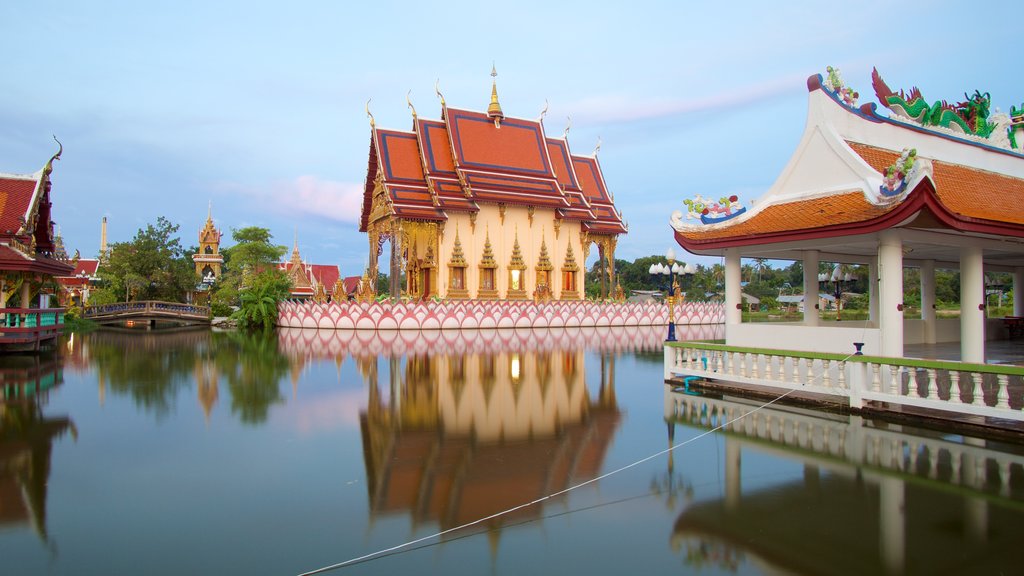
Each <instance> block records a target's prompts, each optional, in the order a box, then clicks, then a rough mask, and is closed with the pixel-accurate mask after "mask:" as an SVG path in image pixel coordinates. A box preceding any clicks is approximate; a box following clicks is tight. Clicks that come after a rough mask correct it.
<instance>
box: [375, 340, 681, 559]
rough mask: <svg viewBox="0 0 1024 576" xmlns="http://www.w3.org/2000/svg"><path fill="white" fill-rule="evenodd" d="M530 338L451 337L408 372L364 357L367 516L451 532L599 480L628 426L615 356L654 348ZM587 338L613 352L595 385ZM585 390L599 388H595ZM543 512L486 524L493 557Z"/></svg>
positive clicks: (401, 365) (392, 361) (410, 363)
mask: <svg viewBox="0 0 1024 576" xmlns="http://www.w3.org/2000/svg"><path fill="white" fill-rule="evenodd" d="M529 333H530V331H516V334H509V335H507V336H499V335H498V334H494V335H491V336H492V337H491V338H485V337H483V336H482V335H481V334H480V333H479V332H476V333H465V334H453V335H448V334H443V335H441V336H444V338H441V340H442V341H445V342H447V343H448V345H447V346H444V347H435V348H434V349H432V350H430V353H414V352H413V353H409V354H408V355H406V356H405V357H404V362H403V358H402V357H401V356H400V355H397V354H395V355H391V356H389V357H388V359H387V360H386V362H387V370H379V369H378V367H377V362H376V356H374V355H372V354H371V355H368V356H364V355H362V354H359V355H356V362H357V364H358V366H359V367H360V372H361V373H362V374H363V376H364V378H365V379H366V383H367V385H368V396H369V398H368V401H367V407H366V410H365V411H364V412H362V413H361V414H360V420H361V422H360V424H361V428H362V438H363V454H364V458H365V464H366V474H367V482H368V496H369V502H370V511H371V515H373V516H385V515H394V514H407V515H409V516H410V517H411V519H412V521H413V524H414V525H419V524H423V523H430V524H436V525H437V526H438V528H439V529H440V530H447V529H450V528H454V527H457V526H460V525H462V524H465V523H467V522H472V521H475V520H479V519H481V518H486V517H488V516H491V515H493V514H496V513H498V512H502V511H504V510H507V509H510V508H514V507H516V506H520V505H522V504H524V503H528V502H531V501H534V500H536V499H538V498H542V497H545V496H548V495H550V494H553V493H556V492H558V491H560V490H563V489H565V488H567V487H569V486H572V485H574V484H578V483H579V482H583V481H585V480H588V479H592V478H594V477H596V476H597V475H598V474H599V473H600V472H601V469H602V464H603V462H604V458H605V455H606V453H607V450H608V447H609V446H610V445H611V442H612V440H613V438H614V436H615V434H616V431H617V429H618V427H619V424H620V421H621V419H622V412H621V410H620V408H619V405H618V403H617V400H616V396H615V359H616V356H617V352H616V350H618V349H623V348H627V349H629V348H631V349H634V350H635V349H637V348H642V347H644V346H645V345H646V344H645V342H646V341H645V340H644V339H643V337H638V335H637V333H636V332H634V331H619V330H612V329H605V330H600V329H598V330H596V331H593V332H591V331H586V332H581V331H570V332H569V333H568V335H565V334H561V333H558V334H555V335H554V337H549V338H543V337H542V338H532V339H531V338H529ZM456 336H458V337H457V338H456ZM495 338H506V339H505V340H501V341H503V342H506V344H505V345H500V344H498V343H496V342H495ZM588 338H595V339H598V340H600V341H601V343H602V346H603V347H604V349H605V350H604V351H600V352H598V361H599V366H600V369H599V373H592V374H588V373H587V363H586V362H585V352H584V350H585V346H586V345H585V344H583V342H585V341H586V339H588ZM662 338H663V336H662V334H661V330H658V331H657V332H652V335H651V340H650V342H651V344H650V345H651V346H652V347H654V349H657V350H660V348H661V345H662V341H661V339H662ZM510 340H511V341H512V342H515V343H527V342H529V343H531V344H526V345H523V346H521V347H520V346H519V345H517V344H512V345H508V344H507V343H508V342H509V341H510ZM382 373H383V374H384V376H383V377H382V376H381V374H382ZM588 378H589V379H590V380H591V381H593V380H597V382H591V383H590V385H589V386H588ZM542 511H543V507H542V506H541V505H536V506H530V507H527V508H522V509H519V510H517V511H515V512H514V513H511V514H508V515H504V516H501V517H498V518H493V519H490V520H488V521H487V523H486V527H487V528H489V529H490V534H491V535H492V545H496V544H497V540H496V538H497V535H498V534H499V533H500V528H501V527H502V526H507V525H509V524H514V523H517V522H520V521H522V520H524V519H534V518H538V517H540V516H541V515H542Z"/></svg>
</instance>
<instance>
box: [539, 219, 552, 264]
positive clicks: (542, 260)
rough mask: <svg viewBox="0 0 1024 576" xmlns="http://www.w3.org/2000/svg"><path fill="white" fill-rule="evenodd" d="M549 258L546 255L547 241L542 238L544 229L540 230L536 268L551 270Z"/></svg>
mask: <svg viewBox="0 0 1024 576" xmlns="http://www.w3.org/2000/svg"><path fill="white" fill-rule="evenodd" d="M552 269H553V267H552V266H551V258H549V257H548V243H547V240H545V239H544V230H543V229H542V230H541V232H540V256H538V257H537V270H552Z"/></svg>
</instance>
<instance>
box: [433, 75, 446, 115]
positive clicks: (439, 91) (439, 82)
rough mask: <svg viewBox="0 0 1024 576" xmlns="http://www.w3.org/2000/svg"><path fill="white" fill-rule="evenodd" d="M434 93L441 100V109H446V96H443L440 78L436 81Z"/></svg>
mask: <svg viewBox="0 0 1024 576" xmlns="http://www.w3.org/2000/svg"><path fill="white" fill-rule="evenodd" d="M434 93H435V94H437V97H438V98H440V99H441V107H442V108H444V106H445V104H444V94H441V79H440V78H438V79H437V80H435V81H434Z"/></svg>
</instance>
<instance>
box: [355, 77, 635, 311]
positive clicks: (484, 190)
mask: <svg viewBox="0 0 1024 576" xmlns="http://www.w3.org/2000/svg"><path fill="white" fill-rule="evenodd" d="M439 95H440V94H439ZM410 107H411V103H410ZM359 229H360V231H362V232H366V233H367V235H368V237H369V244H370V258H369V271H368V272H369V274H368V277H370V278H376V275H377V271H378V267H379V265H378V261H377V258H378V256H379V255H380V254H381V253H382V251H383V250H382V248H383V245H384V243H385V242H389V241H390V242H391V262H390V265H389V267H388V268H389V271H390V272H389V275H390V279H391V286H390V292H391V294H399V293H401V294H404V295H407V296H411V297H414V298H426V297H431V296H440V297H444V298H483V299H497V298H507V299H528V298H532V299H538V300H539V299H549V298H556V299H566V300H571V299H579V298H580V297H581V296H582V294H583V289H582V273H583V271H582V265H583V264H584V263H585V261H586V258H587V254H588V253H589V249H590V246H591V245H592V244H597V246H598V250H599V253H600V257H601V260H602V262H604V263H605V264H606V266H605V269H606V270H607V274H606V276H605V277H604V278H603V281H602V291H603V294H605V295H609V294H610V293H611V291H612V288H613V287H614V286H615V277H614V267H613V266H611V263H613V262H614V258H615V246H616V243H617V240H618V237H619V235H621V234H625V233H626V231H627V228H626V224H625V222H624V221H623V219H622V215H621V214H620V213H619V212H618V210H616V209H615V205H614V200H613V197H612V195H611V194H610V192H609V191H608V189H607V186H606V184H605V181H604V176H603V174H602V172H601V167H600V164H599V163H598V161H597V157H596V151H595V155H592V156H578V155H574V154H572V153H571V151H570V149H569V142H568V139H567V138H566V137H565V136H562V137H560V138H549V137H548V136H547V135H546V134H545V132H544V124H543V122H542V121H541V120H539V119H538V120H527V119H522V118H506V117H505V115H504V113H503V112H502V110H501V105H500V104H499V102H498V93H497V85H496V84H492V89H491V102H490V105H489V107H488V110H487V112H486V113H485V112H475V111H471V110H462V109H456V108H450V107H448V106H447V105H446V103H445V101H444V98H443V97H442V98H441V119H440V120H428V119H423V118H419V117H418V116H417V115H416V112H415V110H413V127H412V130H411V131H402V130H389V129H383V128H377V127H376V125H375V123H374V122H373V121H372V117H371V138H370V154H369V162H368V167H367V174H366V183H365V188H364V194H363V209H362V215H361V217H360V222H359ZM577 258H579V259H580V260H579V261H577ZM403 275H404V277H405V278H406V279H407V280H406V285H405V286H400V285H399V284H400V279H401V278H402V276H403Z"/></svg>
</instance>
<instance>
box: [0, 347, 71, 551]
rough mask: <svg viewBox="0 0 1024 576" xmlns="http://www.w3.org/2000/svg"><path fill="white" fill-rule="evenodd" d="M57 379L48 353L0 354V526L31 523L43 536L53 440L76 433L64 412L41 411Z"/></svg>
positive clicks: (55, 362) (60, 379) (56, 367)
mask: <svg viewBox="0 0 1024 576" xmlns="http://www.w3.org/2000/svg"><path fill="white" fill-rule="evenodd" d="M62 382H63V376H62V373H61V368H60V363H59V359H57V358H55V357H54V356H53V355H50V354H40V355H30V356H4V357H2V358H0V391H2V393H3V394H2V396H0V528H4V527H7V526H18V525H23V524H27V525H31V526H32V527H33V528H34V529H35V531H36V533H37V534H38V535H39V538H40V539H42V540H43V541H44V542H45V541H48V540H49V534H48V531H47V523H46V496H47V486H48V482H49V479H50V454H51V452H52V450H53V443H54V441H55V440H56V439H58V438H60V437H61V436H63V435H64V433H65V432H67V431H70V432H71V433H72V435H76V431H75V428H74V424H73V423H72V422H71V420H70V419H69V418H67V417H59V418H49V417H46V416H44V415H43V409H42V408H43V406H44V405H45V404H46V403H47V401H48V398H49V390H50V389H52V388H54V387H56V386H59V385H60V384H61V383H62Z"/></svg>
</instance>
